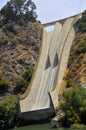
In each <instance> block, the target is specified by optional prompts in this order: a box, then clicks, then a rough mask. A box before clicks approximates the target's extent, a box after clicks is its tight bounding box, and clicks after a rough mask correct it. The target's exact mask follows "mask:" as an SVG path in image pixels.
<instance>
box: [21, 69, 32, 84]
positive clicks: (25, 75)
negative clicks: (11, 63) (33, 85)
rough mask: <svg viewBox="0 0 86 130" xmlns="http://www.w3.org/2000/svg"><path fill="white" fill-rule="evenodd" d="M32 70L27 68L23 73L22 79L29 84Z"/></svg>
mask: <svg viewBox="0 0 86 130" xmlns="http://www.w3.org/2000/svg"><path fill="white" fill-rule="evenodd" d="M33 70H34V69H33V68H28V69H27V70H26V71H25V72H24V75H23V77H24V78H25V79H26V80H27V81H28V82H30V80H31V77H32V74H33Z"/></svg>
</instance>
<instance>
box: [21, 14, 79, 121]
mask: <svg viewBox="0 0 86 130" xmlns="http://www.w3.org/2000/svg"><path fill="white" fill-rule="evenodd" d="M80 16H81V14H79V15H76V16H74V17H70V18H67V19H65V20H64V22H60V21H59V22H56V23H55V27H54V30H53V31H51V32H46V30H45V29H43V36H42V46H41V52H40V56H39V60H38V64H37V66H36V71H35V74H34V76H33V78H32V81H31V90H30V92H28V93H27V95H26V96H25V97H24V98H22V99H20V100H19V114H20V116H22V117H23V118H28V119H31V120H40V119H46V118H48V117H50V116H51V115H52V114H53V113H54V112H55V108H56V107H57V106H58V93H59V89H60V86H61V82H62V79H63V76H64V73H65V70H66V67H67V62H68V57H69V53H70V48H71V46H72V43H73V40H74V37H75V31H74V27H73V26H74V24H75V23H76V22H77V20H78V19H79V18H80Z"/></svg>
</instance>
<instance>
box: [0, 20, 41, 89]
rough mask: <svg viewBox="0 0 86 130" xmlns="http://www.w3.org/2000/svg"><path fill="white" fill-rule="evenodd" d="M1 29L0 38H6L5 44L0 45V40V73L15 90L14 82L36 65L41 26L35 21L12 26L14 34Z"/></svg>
mask: <svg viewBox="0 0 86 130" xmlns="http://www.w3.org/2000/svg"><path fill="white" fill-rule="evenodd" d="M3 28H4V27H3ZM3 28H1V29H0V38H2V39H3V38H4V37H5V38H7V42H6V43H4V44H1V40H0V73H2V74H3V76H4V77H5V79H7V80H9V82H10V86H11V87H13V88H15V85H16V81H17V80H18V79H19V78H21V77H22V75H23V73H24V71H25V70H26V69H27V68H28V67H34V66H35V65H36V61H37V57H38V54H39V48H40V44H41V28H42V26H41V24H40V23H39V22H37V21H36V22H33V23H31V22H29V23H27V24H26V25H24V26H19V25H14V28H15V30H16V34H13V32H8V33H7V30H6V31H3V30H4V29H3ZM8 34H10V35H8ZM11 35H12V36H11Z"/></svg>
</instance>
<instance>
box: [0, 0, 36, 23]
mask: <svg viewBox="0 0 86 130" xmlns="http://www.w3.org/2000/svg"><path fill="white" fill-rule="evenodd" d="M35 10H36V5H35V4H34V2H33V1H32V0H10V1H9V2H7V4H6V5H5V6H4V7H3V8H2V9H1V11H0V15H1V17H3V20H4V21H5V23H7V22H9V21H14V22H18V21H19V20H21V19H23V20H33V19H35V18H36V17H37V15H36V13H35Z"/></svg>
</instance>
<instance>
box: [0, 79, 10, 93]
mask: <svg viewBox="0 0 86 130" xmlns="http://www.w3.org/2000/svg"><path fill="white" fill-rule="evenodd" d="M8 87H9V81H8V80H1V81H0V91H1V92H2V91H3V92H5V91H7V89H8Z"/></svg>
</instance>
